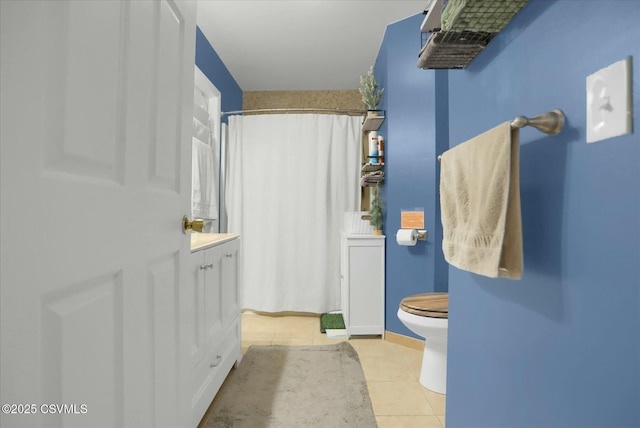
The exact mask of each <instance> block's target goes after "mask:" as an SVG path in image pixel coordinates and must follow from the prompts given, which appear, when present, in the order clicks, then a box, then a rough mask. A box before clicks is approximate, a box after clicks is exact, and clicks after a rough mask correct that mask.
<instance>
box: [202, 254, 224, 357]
mask: <svg viewBox="0 0 640 428" xmlns="http://www.w3.org/2000/svg"><path fill="white" fill-rule="evenodd" d="M205 261H206V264H207V269H206V270H205V273H204V292H203V301H204V331H205V341H206V342H207V343H208V344H210V348H211V349H210V350H211V351H214V350H215V348H216V347H217V346H218V345H219V342H220V341H221V338H222V333H223V332H222V328H223V324H222V314H223V308H224V306H223V300H222V299H223V296H222V284H223V283H224V282H223V281H224V279H223V277H222V272H223V265H222V248H221V247H219V246H218V247H213V248H211V249H208V250H206V251H205Z"/></svg>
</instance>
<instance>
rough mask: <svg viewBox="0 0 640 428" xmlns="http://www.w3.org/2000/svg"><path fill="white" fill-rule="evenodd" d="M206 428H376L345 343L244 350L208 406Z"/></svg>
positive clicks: (359, 371) (359, 370) (357, 368)
mask: <svg viewBox="0 0 640 428" xmlns="http://www.w3.org/2000/svg"><path fill="white" fill-rule="evenodd" d="M204 426H205V427H206V428H223V427H224V428H258V427H260V428H283V427H296V428H328V427H332V428H333V427H335V428H338V427H344V428H352V427H362V428H365V427H366V428H372V427H376V426H377V424H376V418H375V416H374V413H373V407H372V406H371V399H370V398H369V391H368V389H367V383H366V381H365V378H364V373H363V372H362V366H361V365H360V360H359V358H358V354H357V353H356V351H355V350H354V349H353V347H352V346H351V345H350V344H349V343H348V342H341V343H338V344H335V345H321V346H256V345H254V346H250V347H249V349H248V350H247V352H246V354H245V355H244V357H243V358H242V361H240V364H239V366H238V368H237V369H236V370H232V371H231V374H230V375H229V379H227V381H226V382H225V385H224V386H223V387H222V389H221V391H220V392H219V394H218V396H217V397H216V399H215V400H214V402H213V405H212V407H211V410H210V413H209V415H208V419H207V421H206V424H205V425H204Z"/></svg>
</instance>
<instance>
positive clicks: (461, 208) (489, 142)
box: [440, 122, 523, 279]
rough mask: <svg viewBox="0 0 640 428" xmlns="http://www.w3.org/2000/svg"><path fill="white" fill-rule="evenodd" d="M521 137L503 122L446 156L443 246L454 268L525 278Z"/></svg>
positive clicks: (442, 175) (442, 198)
mask: <svg viewBox="0 0 640 428" xmlns="http://www.w3.org/2000/svg"><path fill="white" fill-rule="evenodd" d="M518 136H519V130H518V129H511V125H510V124H509V122H505V123H503V124H501V125H499V126H497V127H495V128H493V129H491V130H489V131H487V132H485V133H483V134H481V135H478V136H477V137H475V138H472V139H471V140H469V141H466V142H464V143H462V144H459V145H458V146H456V147H454V148H452V149H450V150H448V151H446V152H445V153H443V154H442V162H441V169H440V210H441V221H442V228H443V235H444V237H443V241H442V250H443V251H444V256H445V259H446V260H447V262H449V263H450V264H452V265H453V266H456V267H458V268H460V269H464V270H467V271H469V272H474V273H477V274H480V275H484V276H488V277H491V278H497V277H500V278H511V279H520V278H521V277H522V266H523V252H522V218H521V211H520V171H519V170H520V166H519V157H518V151H519V142H518Z"/></svg>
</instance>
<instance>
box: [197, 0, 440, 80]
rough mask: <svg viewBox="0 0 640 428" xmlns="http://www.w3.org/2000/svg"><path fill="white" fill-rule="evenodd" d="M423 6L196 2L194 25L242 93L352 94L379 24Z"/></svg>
mask: <svg viewBox="0 0 640 428" xmlns="http://www.w3.org/2000/svg"><path fill="white" fill-rule="evenodd" d="M428 2H429V0H389V1H387V0H199V1H198V26H199V27H200V29H201V30H202V32H203V33H204V34H205V35H206V37H207V39H208V40H209V42H210V43H211V44H212V45H213V48H214V49H215V50H216V52H217V53H218V55H219V56H220V58H221V59H222V61H223V62H224V64H225V65H226V66H227V68H228V69H229V71H230V72H231V74H232V75H233V77H234V78H235V79H236V82H238V84H239V85H240V88H241V89H242V90H243V91H278V90H340V89H356V88H358V87H359V86H360V75H362V74H366V73H367V71H368V70H369V67H370V66H371V65H373V63H374V61H375V59H376V56H377V54H378V50H379V49H380V45H381V43H382V38H383V36H384V32H385V30H386V26H387V25H388V24H391V23H393V22H396V21H399V20H402V19H404V18H407V17H409V16H413V15H415V14H418V13H422V11H423V9H424V7H425V6H426V4H427V3H428ZM419 32H420V30H419V28H417V27H416V37H420V33H419ZM416 57H417V52H416Z"/></svg>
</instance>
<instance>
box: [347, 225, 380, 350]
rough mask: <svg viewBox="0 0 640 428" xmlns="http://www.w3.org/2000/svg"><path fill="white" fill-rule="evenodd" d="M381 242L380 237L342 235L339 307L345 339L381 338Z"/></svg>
mask: <svg viewBox="0 0 640 428" xmlns="http://www.w3.org/2000/svg"><path fill="white" fill-rule="evenodd" d="M384 243H385V237H384V236H380V235H356V234H353V235H351V234H344V233H343V234H342V241H341V263H340V276H341V302H342V303H341V306H342V316H343V318H344V323H345V326H346V328H347V335H348V336H349V337H351V336H354V335H378V334H379V335H381V336H383V337H384V271H385V267H384Z"/></svg>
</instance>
